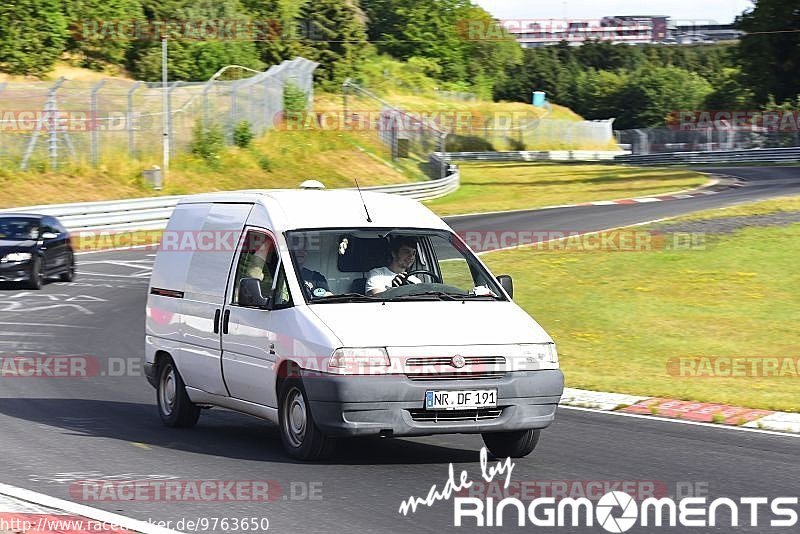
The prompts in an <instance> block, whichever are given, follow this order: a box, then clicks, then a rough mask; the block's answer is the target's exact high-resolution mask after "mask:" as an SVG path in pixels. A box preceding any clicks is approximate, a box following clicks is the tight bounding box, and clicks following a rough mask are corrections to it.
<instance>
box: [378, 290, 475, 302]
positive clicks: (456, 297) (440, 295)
mask: <svg viewBox="0 0 800 534" xmlns="http://www.w3.org/2000/svg"><path fill="white" fill-rule="evenodd" d="M419 297H436V298H438V299H439V300H461V295H453V294H452V293H445V292H444V291H423V292H421V293H411V294H409V295H400V296H397V297H392V298H390V299H387V300H410V299H415V298H419ZM426 300H429V299H426Z"/></svg>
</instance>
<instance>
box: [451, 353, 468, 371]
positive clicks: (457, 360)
mask: <svg viewBox="0 0 800 534" xmlns="http://www.w3.org/2000/svg"><path fill="white" fill-rule="evenodd" d="M466 363H467V362H466V360H465V359H464V357H463V356H462V355H460V354H456V355H455V356H453V359H452V360H450V364H451V365H452V366H453V367H455V368H456V369H461V368H462V367H464V365H466Z"/></svg>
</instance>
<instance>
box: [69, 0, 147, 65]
mask: <svg viewBox="0 0 800 534" xmlns="http://www.w3.org/2000/svg"><path fill="white" fill-rule="evenodd" d="M63 10H64V16H65V17H66V18H67V20H68V21H69V26H70V30H71V31H70V37H69V40H68V41H67V49H68V50H70V51H73V52H78V53H80V54H82V55H83V61H82V65H83V66H85V67H89V68H98V67H100V66H101V62H109V63H113V64H117V65H119V64H122V63H123V62H124V60H125V54H126V52H127V50H128V49H129V48H130V47H131V42H132V37H131V35H130V34H126V30H128V31H130V32H132V31H133V30H132V28H133V27H135V24H136V23H137V22H143V21H144V11H142V5H141V3H140V2H139V0H69V1H67V2H64V4H63Z"/></svg>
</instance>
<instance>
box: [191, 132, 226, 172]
mask: <svg viewBox="0 0 800 534" xmlns="http://www.w3.org/2000/svg"><path fill="white" fill-rule="evenodd" d="M224 147H225V136H224V134H223V133H222V129H221V128H220V127H219V125H217V124H212V125H211V126H208V127H206V126H204V125H203V124H202V123H199V124H198V125H197V126H195V129H194V137H193V139H192V154H196V155H198V156H200V157H201V158H203V159H204V160H205V161H206V163H209V164H211V165H215V164H216V163H217V162H218V161H219V155H220V152H222V149H223V148H224Z"/></svg>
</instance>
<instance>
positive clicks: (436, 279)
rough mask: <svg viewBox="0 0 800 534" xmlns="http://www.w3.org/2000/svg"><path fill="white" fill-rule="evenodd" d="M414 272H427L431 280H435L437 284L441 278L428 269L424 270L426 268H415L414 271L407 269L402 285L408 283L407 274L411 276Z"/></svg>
mask: <svg viewBox="0 0 800 534" xmlns="http://www.w3.org/2000/svg"><path fill="white" fill-rule="evenodd" d="M415 274H427V275H428V276H430V277H431V278H432V279H433V281H434V282H436V283H437V284H441V283H442V279H441V278H440V277H439V276H437V275H436V273H433V272H431V271H428V270H426V269H417V270H416V271H409V272H407V273H406V279H405V284H403V285H406V284H408V283H409V282H408V277H409V276H412V275H415Z"/></svg>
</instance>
